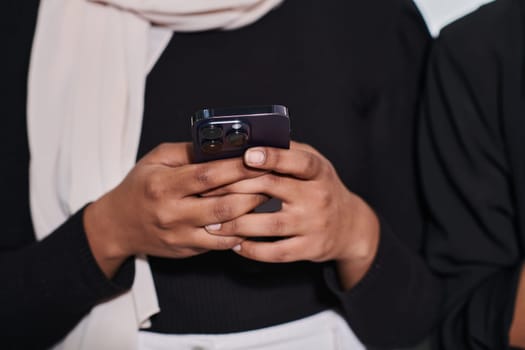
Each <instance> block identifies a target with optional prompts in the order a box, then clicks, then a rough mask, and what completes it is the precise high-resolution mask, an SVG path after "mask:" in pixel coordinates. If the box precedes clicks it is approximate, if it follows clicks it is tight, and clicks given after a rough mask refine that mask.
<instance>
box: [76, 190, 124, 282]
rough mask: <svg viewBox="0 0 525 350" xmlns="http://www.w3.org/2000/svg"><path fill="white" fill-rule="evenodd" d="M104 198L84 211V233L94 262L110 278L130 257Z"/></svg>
mask: <svg viewBox="0 0 525 350" xmlns="http://www.w3.org/2000/svg"><path fill="white" fill-rule="evenodd" d="M106 200H107V199H106V198H104V197H102V198H101V199H99V200H97V201H95V202H93V203H91V204H89V205H88V206H87V207H86V208H85V209H84V216H83V221H84V231H85V233H86V237H87V240H88V243H89V246H90V248H91V252H92V254H93V256H94V257H95V260H96V262H97V264H98V265H99V267H100V268H101V269H102V271H103V272H104V274H105V275H106V276H107V277H108V278H111V277H113V275H114V274H115V273H116V271H117V270H118V268H119V267H120V265H121V264H122V263H123V262H124V261H125V260H126V259H127V258H128V257H129V256H130V255H131V254H129V253H128V252H127V250H126V245H125V244H123V242H122V240H120V239H119V236H118V234H117V231H116V229H115V228H114V227H113V226H114V223H113V220H112V218H111V217H110V215H107V213H108V211H107V210H106V209H105V207H106V203H105V202H106Z"/></svg>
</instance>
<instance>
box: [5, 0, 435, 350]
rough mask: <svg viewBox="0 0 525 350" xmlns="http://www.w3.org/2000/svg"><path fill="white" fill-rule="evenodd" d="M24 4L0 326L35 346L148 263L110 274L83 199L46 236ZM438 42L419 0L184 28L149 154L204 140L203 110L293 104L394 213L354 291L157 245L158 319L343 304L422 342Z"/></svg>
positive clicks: (170, 59)
mask: <svg viewBox="0 0 525 350" xmlns="http://www.w3.org/2000/svg"><path fill="white" fill-rule="evenodd" d="M9 4H10V5H9V6H11V7H13V11H11V13H10V15H9V16H7V15H4V17H6V18H5V21H8V23H11V24H12V25H11V26H9V34H10V40H9V41H8V42H9V45H10V47H9V49H8V50H7V56H8V59H9V63H8V64H7V65H4V66H3V67H2V70H3V71H2V76H3V77H6V78H5V79H4V80H2V85H3V86H5V87H7V88H8V90H9V91H8V93H7V94H5V95H3V96H2V100H3V105H4V107H6V108H5V113H6V115H5V117H4V118H3V122H2V129H1V133H2V137H0V142H1V143H2V144H1V146H0V151H1V152H2V162H3V165H4V169H8V170H7V171H2V172H1V173H0V181H1V183H2V184H3V186H4V188H5V192H6V193H5V194H4V197H3V200H2V207H1V210H0V215H1V216H0V221H1V222H3V223H4V225H3V227H4V228H3V231H2V233H1V234H0V276H2V278H3V279H4V281H6V282H7V283H6V284H5V287H4V288H1V289H0V299H1V300H2V301H3V307H2V314H1V315H0V332H1V333H0V336H1V337H3V336H4V335H7V334H10V335H24V337H23V338H21V339H18V341H21V342H27V343H28V344H27V347H30V346H33V347H39V346H41V347H43V346H44V345H47V344H51V343H53V342H55V341H57V340H58V339H60V338H61V337H62V336H63V335H64V334H65V333H67V332H68V331H69V330H70V329H71V328H72V327H73V326H74V325H75V323H76V322H77V321H78V320H79V319H80V318H81V317H82V316H84V315H85V314H86V313H87V312H88V310H89V309H90V308H91V307H92V306H93V305H95V304H97V303H99V302H101V301H103V300H105V299H107V298H109V297H112V296H115V295H118V293H120V292H121V291H122V290H125V289H126V288H129V286H130V283H131V278H132V275H133V271H132V268H130V266H131V267H132V264H125V266H124V268H123V269H122V270H121V271H120V273H119V275H118V276H117V277H116V278H115V279H114V280H113V281H108V280H106V279H105V278H104V276H103V275H102V273H101V272H100V271H99V269H98V267H97V265H96V263H95V261H94V259H93V257H92V255H91V252H90V249H89V245H88V243H87V240H86V238H85V233H84V231H83V227H82V211H80V212H79V213H76V214H75V215H73V216H72V217H71V218H70V219H69V220H67V221H66V222H65V223H64V225H62V226H61V227H60V228H58V229H57V230H56V231H55V232H53V233H51V235H50V236H49V237H48V238H46V239H45V240H44V241H42V242H38V243H35V242H34V241H35V239H34V233H33V230H32V228H31V221H30V214H29V206H28V162H29V152H28V145H27V135H26V125H25V108H24V106H25V98H26V88H27V87H26V78H27V66H28V60H29V54H30V46H31V40H32V35H33V30H34V21H35V17H36V6H37V1H29V0H28V1H25V2H23V3H21V2H17V1H11V2H9ZM428 43H429V37H428V34H427V31H426V29H425V26H424V23H423V22H422V20H421V18H420V16H419V14H418V13H417V10H416V9H415V7H414V5H413V4H412V3H411V2H410V1H405V0H385V1H379V2H378V3H376V2H374V3H372V2H368V1H336V0H325V1H322V2H321V1H314V0H311V1H305V0H300V1H299V0H287V1H285V2H284V4H283V5H282V7H280V8H279V9H277V10H275V11H272V12H271V13H270V14H268V15H267V16H266V17H264V18H263V19H262V20H260V21H259V22H257V23H255V24H254V25H252V26H249V27H246V28H243V29H240V30H236V31H231V32H221V31H212V32H206V33H193V34H179V33H176V34H175V35H174V37H173V39H172V40H171V42H170V44H169V46H168V48H167V49H166V51H165V52H164V54H163V55H162V57H161V58H160V60H159V62H158V63H157V64H156V66H155V67H154V69H153V71H152V72H151V73H150V75H149V77H148V81H147V86H146V99H145V114H144V121H143V130H142V136H141V141H140V150H139V155H138V157H140V156H142V155H143V154H145V153H146V152H148V151H149V150H151V149H152V148H154V147H155V146H156V145H158V144H159V143H161V142H172V141H189V140H190V132H189V115H191V113H193V112H194V111H195V110H197V109H199V108H202V107H214V106H233V105H254V104H257V105H261V104H284V105H286V106H288V107H289V110H290V112H291V122H292V137H293V138H294V139H296V140H299V141H303V142H307V143H309V144H312V145H313V146H314V147H316V148H318V149H319V150H320V151H321V152H322V153H323V154H324V155H325V156H327V157H328V159H329V160H330V161H331V162H332V163H333V164H334V166H335V167H336V169H337V171H338V173H339V175H340V177H341V178H342V180H343V181H344V182H345V184H346V185H347V186H348V188H349V189H350V190H352V191H354V192H356V193H357V194H359V195H361V196H362V197H363V198H365V200H367V201H368V202H369V203H370V205H371V206H372V207H373V208H374V209H375V210H376V212H377V213H378V214H379V215H380V217H381V238H380V244H379V250H378V253H377V257H376V259H375V261H374V263H373V266H372V267H371V268H370V271H369V272H368V273H367V275H366V276H365V277H364V278H363V280H362V281H361V282H360V283H359V284H358V285H357V286H356V287H354V288H353V289H352V290H350V291H346V292H345V291H343V290H342V289H341V288H340V286H339V285H338V281H337V278H336V274H335V269H334V266H333V265H332V264H330V263H327V264H313V263H308V262H298V263H294V264H263V263H257V262H251V261H248V260H246V259H243V258H240V257H239V256H237V255H235V254H233V253H231V252H212V253H207V254H204V255H201V256H198V257H195V258H190V259H184V260H168V259H159V258H151V266H152V269H153V274H154V278H155V283H156V287H157V291H158V296H159V302H160V304H161V309H162V311H161V313H160V314H159V315H157V316H155V317H153V319H152V321H153V328H152V329H151V330H152V331H157V332H169V333H172V332H174V333H203V332H205V333H221V332H231V331H242V330H247V329H255V328H259V327H264V326H267V325H271V324H277V323H281V322H286V321H290V320H294V319H298V318H301V317H304V316H307V315H310V314H313V313H315V312H317V311H320V310H324V309H327V308H335V309H337V310H339V311H340V312H341V313H342V314H343V315H344V317H345V318H346V319H347V320H348V322H349V324H350V326H351V327H352V329H353V330H354V331H355V332H356V334H357V335H358V336H359V337H360V339H361V340H362V341H363V342H364V343H366V344H369V345H373V346H378V347H385V348H391V347H394V346H398V345H408V344H412V343H414V342H417V341H418V340H420V339H421V338H422V337H423V336H424V335H425V334H426V333H427V332H428V330H429V329H430V328H431V327H432V325H433V322H434V320H435V318H436V315H437V311H436V310H437V307H438V301H439V288H438V286H437V284H436V281H435V280H434V279H433V278H432V276H431V274H430V273H429V271H428V270H427V268H426V267H425V265H424V263H423V262H422V260H421V259H420V257H419V256H418V253H419V250H420V246H421V242H422V241H421V232H422V231H421V227H422V219H421V213H420V207H419V205H420V203H419V200H418V196H417V194H416V189H415V180H414V177H415V174H414V173H415V170H414V154H413V147H414V134H415V130H414V117H415V109H416V97H417V92H418V89H419V87H420V86H419V81H420V73H421V70H422V64H423V61H424V58H425V53H426V50H427V46H428ZM50 83H52V82H50ZM37 336H38V337H40V338H39V339H37V338H32V337H37Z"/></svg>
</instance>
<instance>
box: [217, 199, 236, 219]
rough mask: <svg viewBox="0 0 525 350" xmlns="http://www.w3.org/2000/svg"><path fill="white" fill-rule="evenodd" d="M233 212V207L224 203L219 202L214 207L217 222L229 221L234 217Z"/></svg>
mask: <svg viewBox="0 0 525 350" xmlns="http://www.w3.org/2000/svg"><path fill="white" fill-rule="evenodd" d="M232 212H233V210H232V207H231V206H230V205H228V204H226V203H223V202H219V203H217V204H216V205H215V206H214V207H213V216H214V218H215V219H216V220H217V222H221V223H222V222H224V221H228V220H229V219H230V218H231V217H232Z"/></svg>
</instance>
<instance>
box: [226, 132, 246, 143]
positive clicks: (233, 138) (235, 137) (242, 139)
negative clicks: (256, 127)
mask: <svg viewBox="0 0 525 350" xmlns="http://www.w3.org/2000/svg"><path fill="white" fill-rule="evenodd" d="M226 141H228V143H229V144H230V145H232V146H234V147H242V146H244V145H246V142H247V141H248V133H247V132H246V130H243V129H236V130H233V131H231V132H229V133H228V135H226Z"/></svg>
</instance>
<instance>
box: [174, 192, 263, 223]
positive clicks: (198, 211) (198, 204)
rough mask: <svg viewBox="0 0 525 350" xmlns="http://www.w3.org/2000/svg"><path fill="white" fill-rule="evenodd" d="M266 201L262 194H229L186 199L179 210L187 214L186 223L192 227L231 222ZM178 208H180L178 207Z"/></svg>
mask: <svg viewBox="0 0 525 350" xmlns="http://www.w3.org/2000/svg"><path fill="white" fill-rule="evenodd" d="M267 200H268V197H267V196H265V195H262V194H229V195H224V196H216V197H206V198H199V197H195V198H188V199H187V200H185V201H184V206H183V207H182V208H179V210H185V212H186V213H187V214H186V216H187V219H186V221H187V222H188V223H190V224H192V225H194V226H200V227H202V226H205V225H210V224H216V223H222V222H227V221H231V220H233V219H236V218H238V217H239V216H241V215H244V214H246V213H249V212H251V211H252V210H253V209H255V208H256V207H258V206H259V205H261V204H262V203H264V202H265V201H267ZM179 207H180V206H179Z"/></svg>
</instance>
